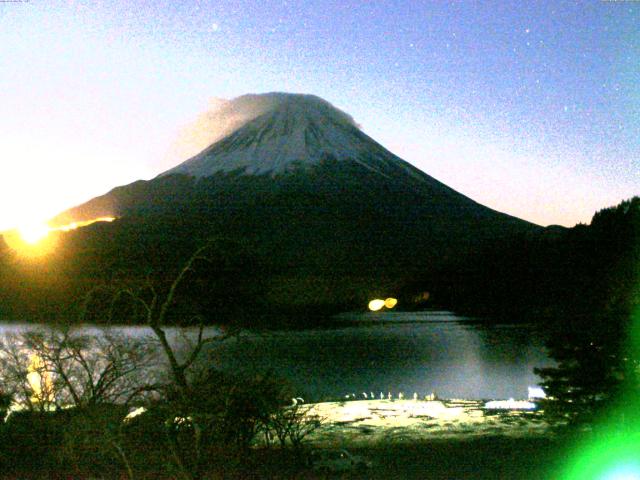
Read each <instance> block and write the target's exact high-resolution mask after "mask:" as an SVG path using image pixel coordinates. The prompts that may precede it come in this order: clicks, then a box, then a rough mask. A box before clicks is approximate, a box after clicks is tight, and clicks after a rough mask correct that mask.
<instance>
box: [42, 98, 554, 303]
mask: <svg viewBox="0 0 640 480" xmlns="http://www.w3.org/2000/svg"><path fill="white" fill-rule="evenodd" d="M222 110H223V112H222V114H221V115H219V116H218V117H215V118H214V120H216V119H218V120H220V119H222V120H226V121H227V122H226V123H225V124H224V125H222V124H220V125H217V127H220V128H218V130H220V129H221V130H222V131H223V132H224V134H222V135H218V138H216V135H213V133H212V138H214V141H213V143H211V144H210V145H209V146H207V147H206V148H205V149H204V150H202V151H201V152H200V153H198V154H197V155H195V156H193V157H192V158H190V159H188V160H186V161H185V162H183V163H181V164H179V165H177V166H176V167H174V168H171V169H170V170H167V171H165V172H163V173H162V174H160V175H159V176H157V177H156V178H154V179H152V180H149V181H138V182H134V183H132V184H130V185H126V186H122V187H117V188H115V189H113V190H112V191H110V192H109V193H107V194H106V195H103V196H101V197H97V198H94V199H93V200H90V201H89V202H87V203H85V204H83V205H80V206H78V207H75V208H73V209H71V210H68V211H66V212H64V213H62V214H61V215H59V216H58V217H56V219H54V223H57V224H60V225H62V224H66V223H70V222H71V221H76V222H78V221H85V220H89V219H91V218H96V217H102V216H115V217H117V220H116V221H115V222H113V223H111V224H108V225H101V226H99V227H94V228H86V229H80V230H83V231H80V232H77V233H74V234H73V235H75V237H76V238H82V239H83V240H82V242H80V240H77V241H75V242H76V244H79V243H78V242H80V243H82V244H83V247H82V249H83V250H84V251H90V252H92V253H91V256H92V258H94V257H95V258H101V259H105V258H111V259H113V258H120V260H119V261H115V260H112V261H111V263H109V265H106V266H104V265H103V266H101V267H100V268H101V269H103V270H110V269H113V268H116V264H117V266H118V268H120V269H124V270H127V269H132V268H133V267H132V265H139V264H140V263H141V262H142V263H144V262H147V263H149V262H151V263H152V264H154V265H155V266H158V265H161V264H163V262H171V261H173V262H174V263H176V264H177V263H178V262H179V259H180V258H183V257H184V255H186V254H187V253H188V252H189V251H193V250H194V249H195V248H196V247H197V246H198V245H200V244H202V243H203V242H204V241H206V240H207V239H210V238H212V237H215V238H223V239H224V241H225V242H231V243H232V244H234V245H236V246H238V245H239V246H240V248H241V250H242V251H243V252H245V253H247V252H249V255H250V256H251V257H252V258H254V260H255V261H256V262H257V264H259V265H260V269H259V272H260V273H259V274H258V273H257V271H256V270H253V271H252V268H253V267H251V268H248V267H247V268H246V269H245V270H246V271H244V272H241V273H240V274H239V275H240V277H242V278H245V279H246V278H249V277H251V278H253V279H254V280H255V279H256V276H257V275H258V276H259V283H260V291H261V292H262V294H261V295H263V297H264V302H265V304H268V305H270V306H273V305H275V306H276V307H277V308H280V307H282V308H288V307H292V306H293V307H295V308H297V307H298V306H300V307H308V306H309V305H322V306H325V305H337V306H338V307H337V308H349V307H353V306H354V305H361V304H362V303H361V302H362V301H364V300H365V299H367V298H370V297H371V296H373V295H376V294H378V295H386V294H389V295H391V294H393V293H394V292H396V291H398V289H400V288H402V286H403V285H405V284H406V283H407V282H410V281H411V280H412V279H415V278H416V277H422V276H423V275H428V274H429V273H430V272H431V273H434V272H436V271H437V270H438V268H439V267H440V266H442V265H443V264H445V263H452V262H453V263H455V262H460V261H461V259H462V258H464V256H465V255H467V254H469V253H470V252H474V251H476V252H477V251H478V250H479V249H480V248H482V246H483V245H485V244H487V243H489V242H495V241H496V240H498V239H503V238H508V237H512V236H514V235H529V234H531V233H535V232H537V231H540V230H542V228H541V227H538V226H537V225H534V224H531V223H528V222H526V221H523V220H520V219H517V218H515V217H512V216H509V215H506V214H503V213H499V212H497V211H495V210H492V209H490V208H487V207H485V206H482V205H480V204H479V203H477V202H475V201H473V200H471V199H469V198H468V197H466V196H464V195H462V194H461V193H458V192H456V191H455V190H453V189H451V188H450V187H448V186H446V185H444V184H443V183H441V182H439V181H438V180H436V179H434V178H432V177H430V176H429V175H427V174H426V173H424V172H422V171H421V170H419V169H417V168H415V167H413V166H412V165H411V164H409V163H407V162H405V161H404V160H402V159H400V158H399V157H397V156H396V155H394V154H393V153H391V152H389V151H388V150H386V149H385V148H384V147H383V146H381V145H380V144H378V143H377V142H375V141H374V140H373V139H371V138H370V137H369V136H367V135H366V134H365V133H363V132H362V131H361V130H360V128H359V127H358V126H357V124H356V123H355V122H354V120H353V119H352V118H351V116H349V115H348V114H346V113H344V112H342V111H340V110H338V109H337V108H335V107H333V106H332V105H331V104H330V103H328V102H327V101H325V100H323V99H321V98H319V97H316V96H312V95H300V94H287V93H268V94H263V95H245V96H242V97H238V98H236V99H234V100H231V101H229V102H228V103H226V104H225V105H223V106H222ZM229 119H231V120H229ZM228 244H229V243H227V245H228ZM78 248H79V247H78ZM107 263H108V262H107ZM241 270H243V268H242V266H240V267H239V270H238V271H241ZM234 275H235V274H234ZM240 277H238V276H237V275H236V276H235V277H233V279H232V280H230V281H235V282H238V281H240V282H244V281H245V280H239V278H240ZM295 308H294V309H295Z"/></svg>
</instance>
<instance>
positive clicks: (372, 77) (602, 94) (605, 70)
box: [0, 0, 640, 229]
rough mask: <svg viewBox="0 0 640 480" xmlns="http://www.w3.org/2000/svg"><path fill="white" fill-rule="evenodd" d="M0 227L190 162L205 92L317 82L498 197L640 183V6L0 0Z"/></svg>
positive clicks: (473, 190) (609, 199) (546, 210)
mask: <svg viewBox="0 0 640 480" xmlns="http://www.w3.org/2000/svg"><path fill="white" fill-rule="evenodd" d="M0 59H1V60H0V61H1V65H2V68H1V69H0V87H1V88H0V108H1V109H2V113H3V114H2V115H0V131H1V132H2V140H3V141H2V142H0V158H1V159H2V165H3V174H2V175H1V176H0V179H1V180H0V201H1V202H2V204H3V205H5V207H3V209H2V210H1V211H0V229H2V228H8V227H10V226H14V225H16V224H19V223H20V222H24V221H25V219H26V218H28V219H30V220H33V219H34V218H35V217H38V218H46V217H48V216H51V215H53V214H55V213H57V212H59V211H60V210H62V209H64V208H67V207H70V206H72V205H74V204H77V203H80V202H82V201H85V200H88V199H89V198H91V197H93V196H96V195H98V194H102V193H104V192H105V191H107V190H109V189H110V188H112V187H114V186H117V185H120V184H124V183H129V182H131V181H134V180H136V179H139V178H151V177H153V176H155V175H157V174H158V173H160V172H161V171H163V170H165V169H167V168H169V167H171V166H173V165H175V164H177V163H179V162H180V161H182V160H184V159H183V158H175V155H172V153H171V152H172V151H174V150H173V149H172V145H173V144H174V142H175V141H176V140H177V139H178V137H179V135H180V132H181V129H183V128H184V126H185V125H187V124H188V123H189V122H191V121H193V119H194V118H196V117H197V115H198V114H200V113H201V112H202V111H204V110H205V109H206V108H207V106H208V105H209V102H210V99H211V98H233V97H235V96H239V95H242V94H245V93H261V92H268V91H290V92H303V93H313V94H316V95H319V96H321V97H323V98H325V99H326V100H328V101H330V102H331V103H333V104H334V105H336V106H337V107H339V108H341V109H343V110H345V111H346V112H348V113H350V114H351V115H353V117H354V118H355V119H356V121H357V122H358V123H359V124H360V125H361V126H362V128H363V130H364V131H365V132H366V133H367V134H369V135H370V136H372V137H373V138H374V139H376V140H377V141H378V142H380V143H381V144H383V145H384V146H385V147H387V148H389V149H390V150H391V151H393V152H394V153H396V154H398V155H399V156H401V157H402V158H404V159H405V160H407V161H409V162H411V163H413V164H414V165H416V166H417V167H418V168H420V169H422V170H424V171H425V172H426V173H428V174H430V175H432V176H434V177H436V178H437V179H439V180H441V181H443V182H444V183H446V184H448V185H449V186H451V187H453V188H455V189H456V190H458V191H460V192H462V193H464V194H466V195H468V196H470V197H471V198H473V199H474V200H477V201H479V202H480V203H483V204H485V205H487V206H490V207H492V208H495V209H497V210H500V211H504V212H507V213H510V214H513V215H516V216H519V217H521V218H524V219H527V220H530V221H533V222H536V223H539V224H542V225H547V224H554V223H558V224H563V225H568V226H571V225H573V224H575V223H577V222H588V221H589V219H590V217H591V215H592V214H593V213H594V211H595V210H597V209H600V208H603V207H606V206H609V205H611V204H615V203H617V202H619V201H620V200H622V199H624V198H628V197H630V196H632V195H634V194H638V193H640V188H639V187H640V3H637V2H631V1H584V2H564V1H549V2H545V1H536V2H533V1H531V2H501V1H496V2H472V1H468V2H467V1H459V2H444V1H443V2H439V1H438V2H435V1H434V2H425V1H376V2H355V1H344V0H343V1H278V2H276V1H264V2H256V1H238V0H235V1H226V0H217V1H202V2H195V1H194V2H186V1H176V0H172V1H153V2H132V1H121V0H115V1H109V2H98V1H73V2H62V1H44V0H30V1H25V2H6V3H0Z"/></svg>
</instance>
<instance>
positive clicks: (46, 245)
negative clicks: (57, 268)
mask: <svg viewBox="0 0 640 480" xmlns="http://www.w3.org/2000/svg"><path fill="white" fill-rule="evenodd" d="M114 220H115V217H98V218H94V219H91V220H84V221H78V222H73V223H69V224H67V225H61V226H58V227H49V226H48V225H47V224H46V223H44V222H41V223H38V222H32V223H29V224H25V225H24V226H21V227H19V228H16V229H14V230H9V231H6V232H0V233H1V234H2V236H3V237H4V240H5V242H6V243H7V245H8V246H9V247H10V248H11V249H12V250H13V251H15V252H17V253H18V254H19V255H20V256H22V257H23V258H31V259H37V258H40V257H43V256H45V255H48V254H49V253H51V252H52V251H53V250H55V247H56V244H57V240H58V236H57V235H52V233H55V232H69V231H71V230H75V229H77V228H80V227H85V226H87V225H91V224H92V223H96V222H113V221H114Z"/></svg>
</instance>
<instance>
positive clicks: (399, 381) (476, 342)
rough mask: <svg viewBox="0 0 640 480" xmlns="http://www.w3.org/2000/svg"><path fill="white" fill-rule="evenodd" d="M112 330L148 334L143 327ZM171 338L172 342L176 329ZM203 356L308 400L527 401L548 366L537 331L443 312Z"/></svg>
mask: <svg viewBox="0 0 640 480" xmlns="http://www.w3.org/2000/svg"><path fill="white" fill-rule="evenodd" d="M24 328H32V327H27V326H25V325H17V324H0V335H4V334H6V333H7V332H11V331H16V330H22V329H24ZM117 329H118V330H121V331H123V332H125V333H126V334H128V335H131V336H136V337H139V336H142V335H149V334H150V331H149V330H148V329H146V328H145V327H117ZM87 330H88V331H91V329H87ZM217 331H218V330H217V329H215V328H211V329H209V333H210V334H216V332H217ZM192 333H193V332H192ZM172 339H173V340H172V342H174V343H177V342H179V336H178V335H177V332H176V331H173V332H172ZM208 353H209V355H210V359H209V361H210V362H212V363H213V364H215V365H216V366H217V367H219V368H221V369H223V370H226V371H231V372H233V371H235V372H240V371H259V372H272V373H273V374H274V375H276V376H279V377H283V378H285V379H287V380H288V381H289V382H290V383H292V384H293V386H294V388H295V391H296V392H299V395H300V396H302V397H303V398H304V399H305V400H306V401H307V402H310V401H320V400H329V399H336V398H344V397H345V395H349V394H354V395H356V396H357V397H358V398H364V396H363V392H364V393H366V394H367V396H370V395H371V393H374V395H375V396H376V397H379V395H380V393H381V392H382V393H383V394H384V395H385V396H387V395H388V394H389V392H391V394H392V395H393V396H394V397H396V398H397V396H398V394H399V393H401V392H402V393H403V394H404V396H405V397H407V398H410V397H412V396H413V394H414V392H416V393H418V394H419V395H420V396H424V395H427V394H430V393H432V392H435V393H436V394H437V395H438V396H440V397H442V398H468V399H490V398H505V399H506V398H511V397H513V398H526V397H527V387H529V386H534V385H536V384H537V383H538V381H539V379H538V377H537V376H536V375H534V373H533V368H534V367H544V366H551V365H553V364H554V363H553V361H552V360H551V359H550V358H549V357H548V355H547V353H546V350H545V348H544V345H543V339H542V335H541V333H540V332H538V331H537V330H536V327H534V326H531V325H522V324H517V325H492V326H487V325H483V324H481V323H478V322H470V321H469V319H466V318H464V317H460V316H456V315H454V314H452V313H450V312H442V311H440V312H439V311H428V312H411V313H407V312H375V313H353V314H344V315H340V316H338V317H337V318H336V321H335V324H333V325H332V326H330V327H324V328H315V329H308V330H293V331H292V330H286V331H285V330H282V331H269V332H259V333H256V332H243V333H242V334H241V335H240V336H239V337H238V338H234V339H231V340H228V341H226V342H225V343H224V344H222V345H217V346H216V347H215V348H212V349H211V350H210V351H209V352H208Z"/></svg>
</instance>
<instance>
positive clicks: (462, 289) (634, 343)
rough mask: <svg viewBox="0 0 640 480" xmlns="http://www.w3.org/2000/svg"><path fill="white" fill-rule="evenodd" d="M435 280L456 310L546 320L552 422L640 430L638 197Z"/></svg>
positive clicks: (515, 242)
mask: <svg viewBox="0 0 640 480" xmlns="http://www.w3.org/2000/svg"><path fill="white" fill-rule="evenodd" d="M439 280H440V281H441V282H440V283H439V284H438V283H434V286H433V291H434V293H435V295H434V296H435V297H436V299H437V301H439V302H441V303H442V304H445V305H448V306H449V307H451V308H453V309H456V310H458V311H462V312H469V313H472V314H480V315H491V316H492V318H494V319H498V320H499V321H508V322H514V321H515V322H517V321H524V322H537V323H539V324H540V325H541V326H543V328H544V331H545V332H546V336H547V341H546V343H547V346H548V348H549V353H550V355H551V356H552V357H553V358H554V359H555V360H556V361H557V363H558V365H557V366H556V367H554V368H544V369H536V373H538V374H539V375H540V376H541V378H542V382H541V384H542V386H543V387H544V389H545V392H546V393H547V395H548V399H547V400H545V401H544V402H543V408H544V410H545V413H546V415H547V418H548V419H549V420H551V421H553V422H557V424H558V425H567V424H568V425H582V426H584V424H589V425H591V426H593V425H595V424H599V425H600V424H604V425H607V426H608V427H611V425H615V428H616V430H617V431H620V432H622V434H624V432H626V431H632V430H633V429H637V428H638V426H639V425H640V417H639V412H640V403H639V401H638V397H639V395H638V393H639V389H640V348H639V347H640V343H639V340H640V336H638V331H639V330H638V329H639V327H640V326H639V325H638V322H640V197H634V198H632V199H630V200H627V201H624V202H622V203H620V204H619V205H617V206H615V207H611V208H606V209H603V210H601V211H599V212H597V213H596V214H595V215H594V216H593V219H592V221H591V223H590V224H589V225H577V226H575V227H573V228H570V229H561V228H548V229H547V230H546V231H545V232H544V233H543V234H542V235H540V236H528V237H525V236H521V237H519V238H516V239H512V240H510V241H502V242H498V243H496V244H493V245H489V246H488V247H487V248H485V249H483V251H482V252H481V253H480V254H475V255H474V256H472V258H471V259H470V260H469V259H467V261H466V262H465V263H464V264H462V265H460V264H459V265H457V266H456V268H453V269H445V270H443V272H442V277H441V278H439ZM442 280H444V283H442ZM594 422H595V423H594ZM599 422H602V423H599Z"/></svg>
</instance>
